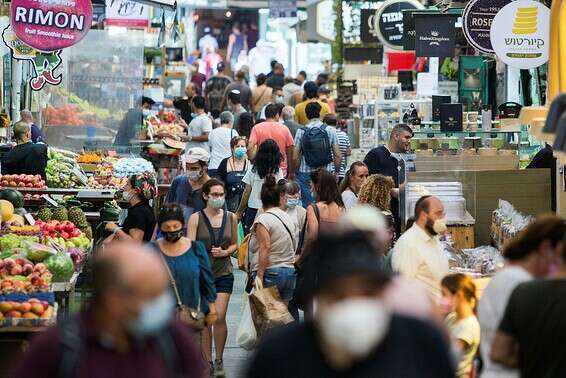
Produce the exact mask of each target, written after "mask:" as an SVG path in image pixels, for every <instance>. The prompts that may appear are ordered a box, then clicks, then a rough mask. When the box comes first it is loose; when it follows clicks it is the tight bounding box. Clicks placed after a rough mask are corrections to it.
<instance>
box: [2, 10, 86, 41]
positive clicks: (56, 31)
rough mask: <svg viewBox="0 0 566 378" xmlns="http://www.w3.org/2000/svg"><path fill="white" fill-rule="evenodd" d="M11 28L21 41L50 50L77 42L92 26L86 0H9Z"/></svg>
mask: <svg viewBox="0 0 566 378" xmlns="http://www.w3.org/2000/svg"><path fill="white" fill-rule="evenodd" d="M10 23H11V25H12V30H13V31H14V33H15V34H16V35H17V36H18V38H20V39H21V40H22V41H23V42H24V43H25V44H27V45H28V46H30V47H33V48H34V49H36V50H39V51H45V52H53V51H57V50H60V49H64V48H66V47H70V46H73V45H74V44H76V43H78V42H79V41H80V40H81V39H83V37H84V36H85V35H86V33H88V31H89V29H90V27H91V25H92V4H91V2H90V0H12V2H11V4H10Z"/></svg>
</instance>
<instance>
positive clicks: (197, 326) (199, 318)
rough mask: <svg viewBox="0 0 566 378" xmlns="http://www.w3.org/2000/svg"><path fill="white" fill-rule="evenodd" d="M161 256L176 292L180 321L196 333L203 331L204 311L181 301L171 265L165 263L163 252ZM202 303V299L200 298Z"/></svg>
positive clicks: (204, 325)
mask: <svg viewBox="0 0 566 378" xmlns="http://www.w3.org/2000/svg"><path fill="white" fill-rule="evenodd" d="M159 254H160V255H161V260H162V261H163V264H165V269H167V274H168V275H169V280H170V281H171V286H172V287H173V291H174V292H175V298H176V300H177V316H178V317H179V319H180V320H181V321H182V322H183V323H185V324H187V325H188V326H189V327H191V328H192V329H193V331H195V332H200V331H202V330H203V329H204V328H205V327H206V324H205V321H204V319H205V315H204V313H203V312H202V311H200V310H197V309H193V308H190V307H188V306H186V305H184V304H183V302H182V301H181V296H180V295H179V290H178V289H177V283H176V282H175V278H174V277H173V274H172V273H171V270H170V269H169V265H168V264H167V261H165V257H163V252H161V250H159ZM199 303H200V297H199Z"/></svg>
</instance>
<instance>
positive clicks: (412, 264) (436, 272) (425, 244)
mask: <svg viewBox="0 0 566 378" xmlns="http://www.w3.org/2000/svg"><path fill="white" fill-rule="evenodd" d="M444 218H445V214H444V206H443V205H442V202H440V200H439V199H438V198H436V197H434V196H423V197H421V198H420V199H419V200H418V201H417V203H416V204H415V223H414V224H413V226H412V227H411V228H409V229H408V230H407V231H405V233H404V234H403V235H401V237H400V238H399V240H397V243H396V244H395V248H394V249H393V252H392V257H391V265H392V267H393V270H395V271H397V272H399V273H401V274H402V275H405V276H407V277H411V278H414V279H415V280H417V281H420V282H421V283H422V284H423V285H424V286H425V287H426V288H427V290H428V292H429V294H430V296H431V298H432V299H434V300H436V301H438V300H439V299H440V297H441V296H442V295H441V290H440V281H441V280H442V278H443V277H444V276H445V275H447V274H448V258H447V257H446V254H445V253H444V251H443V250H442V246H441V244H440V241H439V239H438V235H439V234H442V233H445V232H446V222H445V220H444Z"/></svg>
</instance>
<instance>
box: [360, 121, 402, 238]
mask: <svg viewBox="0 0 566 378" xmlns="http://www.w3.org/2000/svg"><path fill="white" fill-rule="evenodd" d="M412 137H413V130H411V128H410V127H409V126H407V125H405V124H397V125H395V126H394V127H393V130H391V136H390V138H389V143H388V145H387V146H379V147H376V148H374V149H372V150H371V151H370V152H368V154H367V155H366V157H365V158H364V163H365V164H366V165H367V167H368V170H369V174H370V175H375V174H377V173H379V174H381V175H383V176H389V177H391V178H393V181H394V182H395V188H394V189H392V190H391V213H392V214H393V217H394V218H395V223H396V225H395V228H396V231H397V235H401V232H400V231H401V219H400V216H399V214H400V208H399V189H400V188H402V185H403V184H404V183H405V161H404V160H403V159H402V158H401V157H396V156H394V155H393V154H404V153H407V152H408V151H409V150H410V148H411V138H412ZM381 210H387V209H381Z"/></svg>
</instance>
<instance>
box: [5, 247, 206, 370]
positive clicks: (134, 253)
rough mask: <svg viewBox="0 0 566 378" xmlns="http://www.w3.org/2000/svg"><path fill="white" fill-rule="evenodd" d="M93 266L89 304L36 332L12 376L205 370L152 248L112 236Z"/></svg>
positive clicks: (165, 274)
mask: <svg viewBox="0 0 566 378" xmlns="http://www.w3.org/2000/svg"><path fill="white" fill-rule="evenodd" d="M93 272H94V274H93V277H94V283H93V299H92V303H91V304H90V305H89V306H88V307H87V308H86V309H85V310H84V311H83V312H81V313H80V314H79V315H78V316H76V317H74V318H72V319H71V320H70V321H68V322H66V323H60V324H59V325H57V326H55V327H53V328H51V329H49V330H47V331H45V332H42V333H41V335H39V336H38V337H37V338H35V339H34V340H33V342H32V343H31V345H30V347H29V348H28V349H27V351H26V353H25V354H24V355H23V356H22V358H21V359H20V360H19V361H18V363H17V365H16V367H15V369H14V371H13V372H12V374H10V376H11V377H16V378H23V377H26V378H34V377H55V376H61V377H79V376H87V375H88V376H89V377H92V378H98V377H100V378H102V377H109V376H117V377H133V376H138V377H148V378H160V377H164V376H182V377H195V378H197V377H198V378H200V377H202V376H203V373H204V372H205V366H204V364H203V361H202V358H201V356H200V353H199V352H198V350H197V348H196V347H195V345H194V342H193V336H192V335H191V333H190V331H189V329H188V328H187V326H185V325H184V324H181V323H180V322H179V321H178V320H176V319H175V318H174V316H173V313H174V311H175V300H174V298H173V296H172V294H171V291H170V289H169V287H170V282H169V279H168V276H167V272H166V270H165V268H164V265H163V263H162V262H161V261H160V259H159V257H158V255H157V254H156V253H155V252H151V251H149V250H147V249H146V248H144V247H140V245H139V244H127V243H114V244H112V245H110V246H109V247H107V248H106V249H105V250H104V253H102V254H101V255H100V256H98V257H97V258H96V261H95V263H94V267H93ZM148 277H151V279H148ZM30 366H33V367H34V368H33V369H30Z"/></svg>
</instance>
